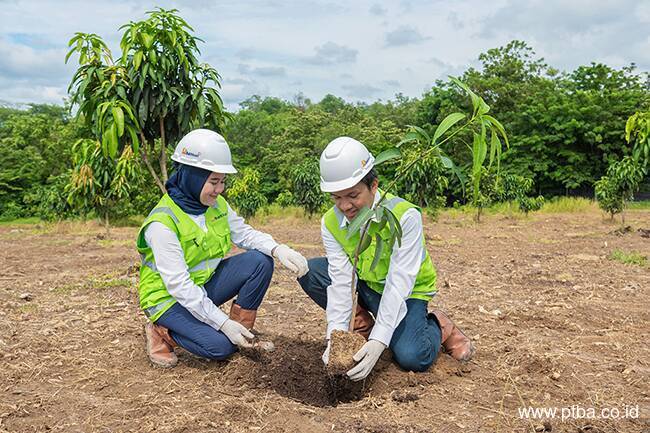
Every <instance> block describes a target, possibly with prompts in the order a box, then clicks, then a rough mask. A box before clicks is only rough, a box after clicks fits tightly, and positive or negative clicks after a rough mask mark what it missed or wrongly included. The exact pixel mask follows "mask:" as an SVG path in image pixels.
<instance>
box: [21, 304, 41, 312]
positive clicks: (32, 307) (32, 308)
mask: <svg viewBox="0 0 650 433" xmlns="http://www.w3.org/2000/svg"><path fill="white" fill-rule="evenodd" d="M37 310H38V305H36V304H34V303H33V302H30V303H29V304H23V305H21V306H20V307H18V311H20V312H21V313H35V312H36V311H37Z"/></svg>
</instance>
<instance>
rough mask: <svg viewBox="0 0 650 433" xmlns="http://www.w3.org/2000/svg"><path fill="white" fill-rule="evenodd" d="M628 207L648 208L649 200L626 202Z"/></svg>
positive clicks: (649, 205) (649, 206) (649, 208)
mask: <svg viewBox="0 0 650 433" xmlns="http://www.w3.org/2000/svg"><path fill="white" fill-rule="evenodd" d="M627 208H628V209H643V210H650V200H641V201H633V202H630V203H628V205H627Z"/></svg>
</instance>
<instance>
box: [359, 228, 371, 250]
mask: <svg viewBox="0 0 650 433" xmlns="http://www.w3.org/2000/svg"><path fill="white" fill-rule="evenodd" d="M371 242H372V236H370V235H369V234H367V233H366V235H365V236H363V239H361V245H359V255H361V254H362V253H363V252H364V251H365V250H367V249H368V247H369V246H370V243H371Z"/></svg>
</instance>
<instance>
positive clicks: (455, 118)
mask: <svg viewBox="0 0 650 433" xmlns="http://www.w3.org/2000/svg"><path fill="white" fill-rule="evenodd" d="M464 118H465V115H464V114H463V113H451V114H450V115H449V116H447V117H445V118H444V119H443V121H442V122H440V125H438V127H437V128H436V132H435V133H434V134H433V142H432V143H431V144H432V145H434V144H436V141H438V138H440V137H441V136H442V135H443V134H444V133H445V132H447V130H448V129H449V128H451V127H452V126H454V125H455V124H456V123H458V122H460V121H461V120H463V119H464Z"/></svg>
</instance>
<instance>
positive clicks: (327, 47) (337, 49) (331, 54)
mask: <svg viewBox="0 0 650 433" xmlns="http://www.w3.org/2000/svg"><path fill="white" fill-rule="evenodd" d="M315 51H316V55H314V56H311V57H307V58H305V62H307V63H311V64H314V65H334V64H337V63H349V62H356V60H357V54H359V52H358V51H357V50H355V49H352V48H348V47H346V46H343V45H339V44H336V43H334V42H331V41H329V42H326V43H325V44H323V45H321V46H320V47H316V48H315Z"/></svg>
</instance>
